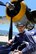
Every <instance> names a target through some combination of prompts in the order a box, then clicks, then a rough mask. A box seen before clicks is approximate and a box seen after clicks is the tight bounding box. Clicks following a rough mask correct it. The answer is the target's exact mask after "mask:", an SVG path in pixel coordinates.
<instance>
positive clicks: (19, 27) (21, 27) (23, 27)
mask: <svg viewBox="0 0 36 54" xmlns="http://www.w3.org/2000/svg"><path fill="white" fill-rule="evenodd" d="M17 28H18V30H19V32H20V33H22V32H23V31H24V29H25V26H18V27H17Z"/></svg>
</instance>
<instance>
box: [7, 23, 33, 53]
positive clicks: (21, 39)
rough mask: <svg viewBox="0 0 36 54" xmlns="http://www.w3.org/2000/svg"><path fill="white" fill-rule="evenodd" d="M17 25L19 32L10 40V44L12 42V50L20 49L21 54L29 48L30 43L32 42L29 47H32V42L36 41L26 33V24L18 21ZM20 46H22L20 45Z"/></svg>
mask: <svg viewBox="0 0 36 54" xmlns="http://www.w3.org/2000/svg"><path fill="white" fill-rule="evenodd" d="M16 26H17V29H18V31H19V33H18V34H17V35H16V36H15V37H14V39H12V40H9V41H8V44H12V47H11V51H14V50H15V49H16V50H17V49H18V52H19V54H20V53H21V54H23V52H24V51H26V50H28V49H27V48H28V47H29V44H31V46H30V47H29V49H30V48H31V47H32V44H34V41H33V39H32V38H31V36H30V35H27V34H26V33H25V28H26V25H25V24H22V23H20V22H18V23H17V24H16ZM22 43H23V44H22ZM21 44H22V45H21ZM19 46H21V47H19ZM22 46H23V47H22ZM24 48H25V49H24ZM22 49H23V50H22Z"/></svg>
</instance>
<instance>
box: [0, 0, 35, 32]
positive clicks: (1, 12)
mask: <svg viewBox="0 0 36 54" xmlns="http://www.w3.org/2000/svg"><path fill="white" fill-rule="evenodd" d="M0 1H2V2H4V4H6V2H10V0H0ZM24 1H25V4H26V5H27V6H28V7H29V8H31V10H36V0H24ZM0 16H6V7H2V6H0ZM0 29H1V30H7V31H9V24H0ZM14 29H15V31H16V30H17V29H16V27H15V26H14V25H13V31H14ZM17 31H18V30H17Z"/></svg>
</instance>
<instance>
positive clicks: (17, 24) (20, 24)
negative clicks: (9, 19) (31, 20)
mask: <svg viewBox="0 0 36 54" xmlns="http://www.w3.org/2000/svg"><path fill="white" fill-rule="evenodd" d="M15 25H16V26H17V27H18V26H25V24H24V23H21V22H18V23H16V24H15Z"/></svg>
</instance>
